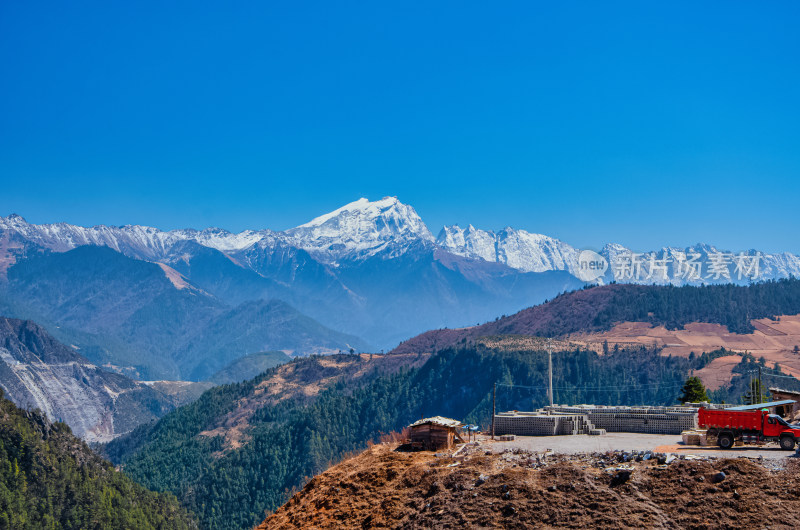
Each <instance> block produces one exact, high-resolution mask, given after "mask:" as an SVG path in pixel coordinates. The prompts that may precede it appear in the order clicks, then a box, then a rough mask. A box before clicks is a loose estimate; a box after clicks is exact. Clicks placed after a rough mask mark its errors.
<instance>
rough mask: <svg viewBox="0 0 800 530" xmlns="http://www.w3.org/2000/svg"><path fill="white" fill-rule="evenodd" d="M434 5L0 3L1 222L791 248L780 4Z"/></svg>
mask: <svg viewBox="0 0 800 530" xmlns="http://www.w3.org/2000/svg"><path fill="white" fill-rule="evenodd" d="M165 4H169V5H165ZM222 4H225V5H222ZM431 4H434V3H423V2H418V3H408V2H402V3H401V2H397V3H388V2H326V3H322V2H320V3H307V2H283V3H277V2H251V3H234V2H228V3H220V2H216V3H210V2H209V3H205V2H169V3H166V2H153V3H148V2H125V3H123V2H97V3H82V2H74V3H73V2H68V3H64V2H60V3H51V4H48V3H46V2H2V3H0V61H2V83H0V184H2V187H1V188H0V215H7V214H9V213H11V212H16V213H19V214H21V215H23V216H25V217H26V218H27V219H28V220H29V221H31V222H54V221H67V222H72V223H77V224H87V225H91V224H100V223H103V224H126V223H139V224H149V225H153V226H157V227H160V228H164V229H169V228H177V227H197V228H201V227H205V226H209V225H215V226H221V227H224V228H228V229H231V230H241V229H244V228H261V227H268V228H273V229H283V228H288V227H291V226H295V225H297V224H300V223H303V222H305V221H307V220H309V219H311V218H312V217H315V216H317V215H319V214H321V213H324V212H326V211H329V210H332V209H334V208H336V207H338V206H341V205H342V204H344V203H346V202H350V201H352V200H355V199H357V198H359V197H361V196H366V197H369V198H371V199H378V198H380V197H383V196H386V195H394V196H397V197H399V198H400V200H401V201H403V202H406V203H409V204H412V205H413V206H414V207H415V208H416V209H417V211H418V212H419V213H420V215H422V217H423V219H425V221H426V222H427V223H428V225H429V227H430V228H431V230H433V231H434V232H436V231H438V229H439V228H440V227H441V226H442V225H443V224H452V223H460V224H462V225H463V224H467V223H472V224H474V225H476V226H478V227H481V228H487V229H499V228H502V227H504V226H506V225H511V226H514V227H517V228H523V229H527V230H530V231H534V232H541V233H545V234H548V235H552V236H556V237H560V238H562V239H564V240H565V241H567V242H569V243H571V244H573V245H576V246H584V247H598V246H600V245H602V244H603V243H605V242H607V241H616V242H619V243H623V244H625V245H628V246H630V247H632V248H634V249H637V250H646V249H650V248H654V247H659V246H661V245H688V244H692V243H695V242H698V241H705V242H710V243H714V244H717V245H720V246H722V247H725V248H729V249H731V250H740V249H747V248H753V247H755V248H759V249H762V250H767V251H778V250H788V251H792V252H800V237H798V229H799V228H800V149H798V147H799V146H800V103H798V94H800V88H798V84H799V82H800V32H798V31H797V26H798V23H799V22H800V21H799V20H798V19H799V18H800V17H798V15H800V7H798V6H799V5H798V4H797V3H794V2H770V3H755V2H718V3H717V2H703V3H699V2H660V3H657V2H628V3H614V2H586V3H584V2H549V3H544V2H507V3H502V4H501V5H500V6H498V5H496V4H495V5H490V4H489V3H486V2H452V3H449V2H436V3H435V5H431Z"/></svg>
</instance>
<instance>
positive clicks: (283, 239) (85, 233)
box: [0, 197, 800, 284]
mask: <svg viewBox="0 0 800 530" xmlns="http://www.w3.org/2000/svg"><path fill="white" fill-rule="evenodd" d="M2 230H11V231H14V232H17V233H18V234H20V235H21V236H22V237H23V238H25V239H27V240H29V241H31V242H33V243H35V244H38V245H40V246H43V247H46V248H50V249H53V250H56V251H60V252H63V251H67V250H70V249H72V248H75V247H76V246H80V245H98V246H108V247H111V248H113V249H114V250H117V251H119V252H122V253H124V254H126V255H128V256H132V257H135V258H138V259H145V260H149V261H160V260H167V261H168V260H169V253H170V249H171V248H172V246H173V245H174V244H175V243H177V242H180V241H195V242H197V243H198V244H200V245H203V246H206V247H209V248H214V249H217V250H219V251H221V252H223V253H226V254H232V253H237V254H238V253H240V252H243V251H245V250H247V249H249V248H251V247H254V246H257V247H258V248H261V249H266V248H275V247H277V246H278V245H286V246H290V247H296V248H300V249H303V250H306V251H308V252H309V253H310V254H311V255H312V256H313V257H314V258H315V259H317V260H318V261H320V262H323V263H327V264H333V265H337V264H339V263H341V262H342V261H343V260H359V259H364V258H367V257H370V256H373V255H375V254H378V253H382V254H381V256H382V257H383V258H384V259H391V258H392V257H395V256H398V255H401V254H403V253H404V252H406V251H407V250H408V249H409V248H411V247H412V246H413V244H414V243H418V242H425V243H434V244H436V245H438V246H439V247H441V248H442V249H444V250H446V251H448V252H450V253H452V254H456V255H459V256H464V257H467V258H471V259H480V260H484V261H488V262H497V263H502V264H505V265H507V266H509V267H511V268H514V269H517V270H519V271H522V272H545V271H553V270H564V271H567V272H569V273H571V274H573V275H574V274H575V272H576V270H577V266H578V265H577V259H578V255H579V254H580V251H581V249H577V248H575V247H572V246H571V245H569V244H567V243H565V242H563V241H561V240H559V239H556V238H553V237H549V236H546V235H542V234H536V233H531V232H527V231H525V230H516V229H514V228H511V227H507V228H505V229H503V230H500V231H498V232H493V231H487V230H481V229H478V228H475V227H474V226H472V225H469V226H467V228H461V227H459V226H457V225H453V226H446V227H444V228H443V229H442V230H441V232H440V233H439V236H438V237H437V238H435V239H434V237H433V235H432V234H431V232H430V231H429V230H428V227H427V226H426V225H425V223H424V222H423V220H422V219H421V218H420V216H419V215H418V214H417V212H416V211H415V210H414V208H412V207H411V206H409V205H406V204H403V203H401V202H400V201H399V200H397V198H396V197H384V198H382V199H380V200H377V201H369V200H368V199H366V198H361V199H358V200H356V201H353V202H351V203H349V204H346V205H344V206H342V207H341V208H337V209H336V210H334V211H332V212H329V213H327V214H324V215H321V216H319V217H316V218H314V219H312V220H311V221H309V222H307V223H305V224H302V225H300V226H297V227H295V228H292V229H289V230H286V231H283V232H274V231H271V230H267V229H264V230H245V231H242V232H240V233H238V234H234V233H231V232H228V231H227V230H223V229H220V228H207V229H204V230H193V229H185V230H171V231H161V230H159V229H157V228H152V227H148V226H139V225H127V226H121V227H114V226H104V225H99V226H94V227H90V228H87V227H80V226H75V225H70V224H66V223H56V224H43V225H34V224H29V223H27V222H26V221H25V219H23V218H22V217H20V216H17V215H10V216H9V217H6V218H3V217H0V231H2ZM664 252H667V253H675V252H677V253H681V252H697V253H700V254H701V255H702V256H703V259H704V260H706V259H708V256H709V254H710V253H715V252H717V249H716V248H714V247H713V246H710V245H706V244H698V245H695V246H692V247H688V248H686V249H677V248H675V249H672V248H663V249H660V250H658V251H650V252H642V253H637V254H636V256H637V257H638V258H639V259H641V260H643V261H645V262H649V261H650V259H651V258H654V259H658V258H659V257H662V256H663V254H664ZM748 252H749V254H751V255H753V254H755V253H756V251H754V250H753V251H748ZM600 254H602V255H603V256H605V257H606V259H608V261H609V262H610V263H612V262H614V261H616V260H617V259H618V258H619V257H620V256H622V257H624V256H625V255H630V254H631V250H629V249H627V248H625V247H623V246H622V245H618V244H613V243H612V244H608V245H606V246H605V247H604V248H603V249H602V250H601V251H600ZM669 271H670V276H671V275H672V273H673V272H674V265H672V266H670V269H669ZM789 276H797V277H800V257H799V256H797V255H794V254H790V253H788V252H786V253H780V254H767V253H761V263H760V268H759V273H758V276H757V277H756V278H755V279H756V280H764V279H775V278H786V277H789ZM612 280H614V277H613V275H612V274H611V271H610V270H609V271H608V272H607V274H606V276H605V278H604V279H603V280H602V281H612ZM704 280H705V278H704ZM618 281H620V280H618ZM622 281H624V280H622ZM631 281H634V282H635V283H673V284H682V283H686V282H685V281H683V280H676V279H674V278H671V277H670V278H666V279H657V278H652V277H651V278H647V279H641V280H631ZM692 283H701V282H698V281H694V282H692Z"/></svg>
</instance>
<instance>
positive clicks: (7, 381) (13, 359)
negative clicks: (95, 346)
mask: <svg viewBox="0 0 800 530" xmlns="http://www.w3.org/2000/svg"><path fill="white" fill-rule="evenodd" d="M0 386H2V387H3V389H4V390H5V393H6V396H8V397H9V398H10V399H11V400H12V401H14V403H16V404H17V405H18V406H20V407H24V408H31V409H33V408H37V409H39V410H41V411H42V412H43V413H44V414H45V415H46V416H47V417H48V418H49V419H50V420H52V421H63V422H65V423H67V424H68V425H69V426H70V428H72V430H73V432H74V433H75V434H76V435H77V436H80V437H81V438H84V439H85V440H87V441H90V442H101V441H108V440H111V439H113V438H114V437H115V436H118V435H120V434H123V433H125V432H128V431H130V430H132V429H133V428H134V427H136V426H137V425H139V424H140V423H142V422H144V421H149V420H151V419H154V418H158V417H160V416H162V415H163V414H165V413H166V412H168V411H169V410H170V409H171V408H172V405H171V403H170V402H169V400H168V399H167V398H166V397H165V396H163V395H162V394H160V393H158V392H156V391H155V390H153V389H151V388H149V387H147V386H145V385H143V384H141V383H138V382H136V381H133V380H131V379H128V378H127V377H124V376H121V375H119V374H113V373H109V372H106V371H104V370H102V369H100V368H99V367H97V366H95V365H93V364H91V363H89V361H87V360H86V359H84V358H83V357H81V356H80V355H78V354H77V353H76V352H75V351H74V350H72V349H71V348H68V347H66V346H64V345H63V344H61V343H59V342H58V341H56V340H55V339H54V338H53V337H51V336H50V335H49V334H48V333H47V332H46V331H44V329H42V328H41V327H40V326H38V325H36V324H35V323H33V322H31V321H26V320H16V319H10V318H0Z"/></svg>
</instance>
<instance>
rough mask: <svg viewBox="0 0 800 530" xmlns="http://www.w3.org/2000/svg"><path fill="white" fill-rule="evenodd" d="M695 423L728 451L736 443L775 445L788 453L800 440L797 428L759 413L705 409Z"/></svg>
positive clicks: (777, 417)
mask: <svg viewBox="0 0 800 530" xmlns="http://www.w3.org/2000/svg"><path fill="white" fill-rule="evenodd" d="M697 423H698V425H699V426H700V428H701V429H707V432H708V435H709V436H716V437H717V443H718V444H719V446H720V447H721V448H722V449H730V448H731V447H733V444H734V442H735V441H737V440H740V441H742V442H743V443H754V444H760V443H765V442H778V443H779V444H780V446H781V449H785V450H787V451H790V450H792V449H794V446H795V443H796V442H797V441H798V440H800V425H789V424H788V423H786V421H785V420H784V419H783V418H781V417H780V416H778V415H777V414H770V413H769V412H766V411H762V410H725V409H704V408H701V409H700V411H699V412H698V418H697Z"/></svg>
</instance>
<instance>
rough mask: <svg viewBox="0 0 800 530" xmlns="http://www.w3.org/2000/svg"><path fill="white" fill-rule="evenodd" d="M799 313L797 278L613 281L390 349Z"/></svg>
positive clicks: (744, 326)
mask: <svg viewBox="0 0 800 530" xmlns="http://www.w3.org/2000/svg"><path fill="white" fill-rule="evenodd" d="M798 313H800V279H794V278H790V279H784V280H778V281H769V282H763V283H756V284H752V285H748V286H738V285H732V284H725V285H708V286H702V287H694V286H683V287H674V286H653V285H650V286H648V285H630V284H612V285H607V286H597V287H589V288H585V289H581V290H578V291H572V292H568V293H564V294H562V295H559V296H558V297H556V298H554V299H553V300H550V301H549V302H546V303H544V304H540V305H537V306H534V307H530V308H528V309H525V310H523V311H520V312H519V313H516V314H514V315H511V316H504V317H502V318H499V319H497V320H495V321H494V322H488V323H486V324H483V325H480V326H473V327H470V328H464V329H440V330H432V331H428V332H425V333H422V334H421V335H418V336H416V337H413V338H411V339H408V340H406V341H404V342H402V343H401V344H400V345H399V346H397V347H396V348H395V349H394V350H392V351H394V352H397V353H408V352H430V351H435V350H437V349H440V348H446V347H449V346H453V345H455V344H458V343H460V342H462V341H467V340H474V339H475V338H478V337H485V336H491V335H534V336H543V337H563V336H568V335H569V334H571V333H577V332H592V331H601V330H608V329H610V328H611V327H612V326H613V325H614V324H616V323H618V322H647V323H649V324H651V325H664V326H666V327H667V328H670V329H674V328H678V327H682V326H683V325H685V324H688V323H691V322H709V323H716V324H722V325H724V326H727V327H728V329H729V330H730V331H731V332H734V333H746V332H749V331H752V330H753V326H752V324H751V322H750V321H751V320H752V319H757V318H765V317H772V316H775V315H794V314H798Z"/></svg>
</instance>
